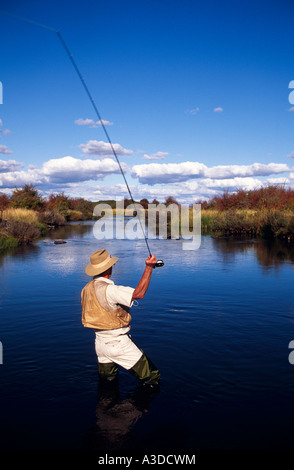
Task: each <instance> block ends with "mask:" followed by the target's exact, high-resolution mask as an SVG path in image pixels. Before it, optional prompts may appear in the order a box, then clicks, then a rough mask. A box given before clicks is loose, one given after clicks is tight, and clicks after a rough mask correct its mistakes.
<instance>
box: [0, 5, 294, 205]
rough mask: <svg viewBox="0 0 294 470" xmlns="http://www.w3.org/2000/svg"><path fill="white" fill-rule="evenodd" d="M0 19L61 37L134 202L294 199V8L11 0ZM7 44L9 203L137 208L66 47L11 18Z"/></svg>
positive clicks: (1, 153) (2, 156) (0, 137)
mask: <svg viewBox="0 0 294 470" xmlns="http://www.w3.org/2000/svg"><path fill="white" fill-rule="evenodd" d="M5 3H7V4H5ZM1 9H3V11H6V12H8V13H10V14H11V15H16V16H20V17H25V18H29V19H31V20H33V21H36V22H39V23H42V24H45V25H48V26H50V27H52V28H54V29H57V30H59V31H60V32H61V34H62V36H63V38H64V40H65V42H66V44H67V46H68V47H69V49H70V50H71V52H72V54H73V57H74V59H75V61H76V63H77V64H78V67H79V69H80V70H81V73H82V75H83V77H84V79H85V81H86V83H87V85H88V87H89V89H90V92H91V94H92V96H93V98H94V100H95V102H96V105H97V107H98V109H99V112H100V114H101V116H102V118H103V120H104V121H105V125H106V126H107V131H108V133H109V135H110V138H111V140H112V142H113V143H114V144H116V149H117V153H118V156H119V158H120V161H121V163H122V166H123V168H124V169H125V171H126V178H127V180H128V182H129V185H130V187H131V189H132V192H133V195H134V197H135V198H136V199H141V198H143V197H147V198H148V199H149V200H150V201H152V199H153V198H157V199H159V200H161V201H164V199H165V197H167V196H169V195H173V196H175V197H176V198H177V199H178V200H179V202H182V203H188V202H189V203H191V202H195V201H196V200H199V199H207V198H210V197H213V196H214V195H215V194H221V193H222V192H223V191H224V190H229V191H235V190H236V189H238V188H245V189H254V188H256V187H260V186H261V185H266V184H269V183H270V184H285V185H286V186H289V187H293V186H294V170H293V164H294V161H293V156H294V112H293V110H294V107H293V104H291V103H290V102H289V93H290V92H291V89H290V88H289V83H290V82H291V80H294V62H293V47H292V44H293V40H292V37H293V33H292V29H293V24H292V23H293V13H294V5H293V3H292V2H290V1H285V0H284V1H283V0H282V1H276V0H268V1H266V2H263V1H258V0H257V1H255V2H253V1H251V0H249V1H240V2H236V1H216V0H210V1H209V0H208V1H206V2H202V1H201V2H200V1H197V0H195V1H191V0H182V1H172V0H169V1H167V0H157V1H155V0H149V1H148V2H147V1H138V0H137V1H133V0H124V1H112V0H109V1H108V2H105V1H103V2H102V1H99V0H97V1H89V0H84V1H81V0H72V1H63V2H57V1H55V0H53V1H50V2H49V1H47V0H46V1H40V0H39V1H32V0H26V1H25V2H23V1H13V0H12V1H10V2H9V3H8V2H1ZM0 41H1V61H0V81H1V83H2V86H3V103H2V104H0V124H1V126H0V191H1V192H4V193H6V194H10V193H11V191H13V189H14V188H15V187H22V186H23V185H24V184H26V183H32V184H34V185H35V186H36V187H37V188H38V189H39V190H40V191H41V192H42V194H43V195H44V196H48V195H49V194H50V193H52V192H53V193H59V192H61V191H63V192H64V193H65V194H68V195H70V196H72V197H81V196H82V197H85V198H87V199H90V200H93V201H96V200H101V199H110V198H111V199H115V198H121V197H123V196H127V191H126V188H125V186H124V181H123V178H122V176H121V174H120V173H119V170H118V166H117V163H116V162H115V160H114V158H113V156H112V155H111V153H110V152H109V149H108V148H107V140H106V137H105V134H104V132H103V129H102V127H101V125H99V123H97V116H96V115H95V113H94V110H93V108H92V105H91V103H90V101H89V100H88V97H87V95H86V94H85V91H84V89H83V87H82V84H81V82H80V81H79V79H78V77H77V75H76V72H75V70H74V68H73V67H72V64H71V63H70V60H69V58H68V57H67V55H66V53H65V51H64V49H63V47H62V45H61V43H60V41H59V39H58V36H57V35H56V33H55V32H52V31H50V30H47V29H44V28H41V27H39V26H36V25H33V24H29V23H26V22H22V21H20V20H18V19H15V18H12V17H10V16H7V15H4V14H1V15H0ZM291 155H292V157H291Z"/></svg>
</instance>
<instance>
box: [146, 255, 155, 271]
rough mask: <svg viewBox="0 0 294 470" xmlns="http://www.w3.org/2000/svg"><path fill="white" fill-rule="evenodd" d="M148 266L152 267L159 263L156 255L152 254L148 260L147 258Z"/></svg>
mask: <svg viewBox="0 0 294 470" xmlns="http://www.w3.org/2000/svg"><path fill="white" fill-rule="evenodd" d="M145 263H146V266H151V268H154V266H155V265H156V263H157V259H156V257H155V256H154V255H150V256H149V257H148V258H147V259H146V260H145Z"/></svg>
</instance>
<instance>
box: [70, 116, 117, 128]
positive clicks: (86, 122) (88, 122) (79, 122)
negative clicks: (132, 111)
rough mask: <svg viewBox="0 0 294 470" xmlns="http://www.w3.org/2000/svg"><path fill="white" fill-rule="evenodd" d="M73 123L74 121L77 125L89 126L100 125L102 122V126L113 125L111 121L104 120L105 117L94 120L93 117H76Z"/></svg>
mask: <svg viewBox="0 0 294 470" xmlns="http://www.w3.org/2000/svg"><path fill="white" fill-rule="evenodd" d="M75 123H76V124H77V125H78V126H90V127H99V126H101V125H102V124H103V125H104V126H112V125H113V122H110V121H106V120H105V119H100V120H99V121H94V119H89V118H86V119H82V118H79V119H76V120H75Z"/></svg>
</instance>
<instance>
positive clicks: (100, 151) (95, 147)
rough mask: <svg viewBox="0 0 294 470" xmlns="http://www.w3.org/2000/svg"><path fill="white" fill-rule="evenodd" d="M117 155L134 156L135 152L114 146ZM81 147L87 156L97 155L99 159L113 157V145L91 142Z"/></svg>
mask: <svg viewBox="0 0 294 470" xmlns="http://www.w3.org/2000/svg"><path fill="white" fill-rule="evenodd" d="M112 146H113V148H114V150H115V152H116V154H117V155H132V154H133V151H132V150H128V149H125V148H124V147H122V146H121V145H120V144H112ZM79 147H80V148H81V149H82V151H83V153H85V154H86V155H97V156H98V157H107V156H113V152H112V148H111V145H110V144H109V143H108V142H103V140H100V141H98V140H89V141H88V142H87V144H81V145H79Z"/></svg>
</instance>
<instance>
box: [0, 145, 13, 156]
mask: <svg viewBox="0 0 294 470" xmlns="http://www.w3.org/2000/svg"><path fill="white" fill-rule="evenodd" d="M0 153H3V154H5V155H8V154H10V153H13V152H12V150H9V148H8V147H6V145H0Z"/></svg>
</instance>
